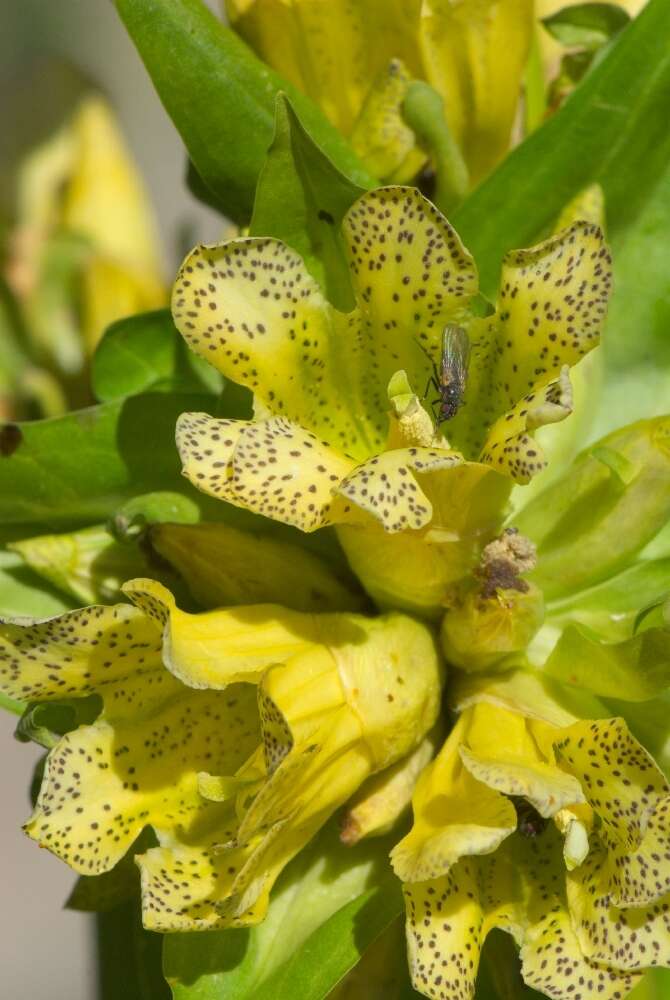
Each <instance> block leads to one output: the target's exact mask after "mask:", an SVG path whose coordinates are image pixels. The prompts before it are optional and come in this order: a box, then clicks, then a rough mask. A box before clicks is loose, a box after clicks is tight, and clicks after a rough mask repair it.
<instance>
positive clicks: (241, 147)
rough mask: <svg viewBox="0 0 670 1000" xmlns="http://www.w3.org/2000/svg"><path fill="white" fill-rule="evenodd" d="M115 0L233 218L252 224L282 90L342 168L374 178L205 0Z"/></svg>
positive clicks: (200, 167) (203, 175) (204, 176)
mask: <svg viewBox="0 0 670 1000" xmlns="http://www.w3.org/2000/svg"><path fill="white" fill-rule="evenodd" d="M115 2H116V7H117V9H118V11H119V14H120V15H121V18H122V19H123V21H124V23H125V25H126V28H127V29H128V31H129V33H130V35H131V38H132V39H133V42H134V43H135V45H136V46H137V49H138V50H139V53H140V55H141V57H142V59H143V61H144V64H145V66H146V68H147V70H148V72H149V75H150V76H151V78H152V80H153V83H154V86H155V87H156V90H157V91H158V94H159V96H160V98H161V100H162V102H163V104H164V105H165V109H166V110H167V112H168V114H169V115H170V117H171V118H172V121H173V122H174V124H175V126H176V128H177V129H178V131H179V133H180V134H181V137H182V139H183V140H184V144H185V145H186V148H187V149H188V152H189V154H190V157H191V160H192V161H193V165H194V167H195V170H196V172H197V174H198V175H199V177H200V179H201V180H202V182H203V183H204V185H205V186H206V187H207V188H209V190H210V191H211V193H212V196H213V199H214V200H215V201H216V203H217V204H218V205H219V207H220V208H221V210H222V211H223V212H224V213H225V214H226V215H228V216H229V217H230V218H231V219H234V220H235V221H236V222H240V223H245V224H246V223H247V222H248V221H249V218H250V217H251V211H252V206H253V199H254V191H255V187H256V180H257V178H258V175H259V174H260V172H261V168H262V166H263V162H264V159H265V153H266V150H267V148H268V146H269V145H270V143H271V141H272V130H273V120H274V102H275V98H276V96H277V94H278V93H279V91H285V92H286V93H287V94H288V95H289V97H290V99H291V102H292V104H293V106H294V107H295V108H296V110H297V112H298V114H299V115H300V119H301V121H302V122H303V124H304V125H305V127H306V128H307V129H308V130H309V133H310V134H311V135H312V136H313V138H314V140H315V141H316V142H317V143H318V144H319V146H320V147H321V148H322V149H323V151H324V152H325V153H326V155H327V156H329V157H330V159H331V160H332V161H333V163H335V164H336V166H337V167H338V168H339V169H340V170H342V171H343V172H344V173H346V174H348V175H349V176H350V177H351V179H352V181H354V182H355V183H357V184H361V185H363V186H364V187H371V186H373V185H374V180H373V178H371V177H370V176H369V175H368V174H367V172H366V171H365V169H364V168H363V167H362V166H361V165H360V163H359V161H358V160H357V158H356V156H355V155H354V153H353V151H352V150H351V148H350V147H349V145H348V144H347V142H346V141H345V139H344V138H343V137H342V136H341V135H340V133H339V132H338V131H337V130H336V129H335V128H334V127H333V126H332V125H330V124H329V122H328V121H327V120H326V118H325V117H324V115H323V114H322V113H321V111H320V110H319V109H318V108H317V107H316V105H314V104H313V103H312V102H311V101H310V100H309V99H308V98H306V97H305V96H304V95H302V94H300V93H299V92H298V91H297V90H296V89H295V88H294V87H292V86H291V85H290V84H289V83H288V82H286V81H284V80H282V79H281V77H279V76H278V75H277V74H276V73H274V72H273V71H272V70H270V69H269V68H268V67H267V66H265V65H264V64H263V63H262V62H261V61H260V60H259V59H257V58H256V56H254V55H253V53H252V52H251V51H250V49H249V48H248V47H247V46H246V45H245V44H244V42H243V41H242V40H241V39H240V38H238V37H237V35H235V33H234V32H233V31H231V30H230V29H229V28H226V27H225V26H224V25H223V23H222V22H221V21H219V20H218V19H217V18H216V17H215V16H214V14H212V13H211V11H209V10H208V9H207V7H206V6H205V4H204V3H203V2H202V0H115Z"/></svg>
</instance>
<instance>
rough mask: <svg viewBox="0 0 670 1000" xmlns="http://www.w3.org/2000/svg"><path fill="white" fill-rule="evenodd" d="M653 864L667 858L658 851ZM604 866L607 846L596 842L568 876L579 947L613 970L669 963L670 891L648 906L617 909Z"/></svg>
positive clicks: (569, 895) (665, 860)
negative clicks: (594, 847)
mask: <svg viewBox="0 0 670 1000" xmlns="http://www.w3.org/2000/svg"><path fill="white" fill-rule="evenodd" d="M657 864H658V865H659V867H660V866H661V865H663V864H665V865H666V866H667V864H668V859H667V857H666V858H661V857H660V856H659V860H658V862H657ZM607 869H608V859H607V851H606V850H604V849H603V848H602V847H598V848H596V849H595V850H593V851H591V853H590V855H589V857H588V858H587V859H586V861H585V862H583V864H582V865H580V866H579V867H578V868H576V869H575V870H574V871H573V872H571V873H570V875H569V878H568V899H569V901H570V911H571V913H572V916H573V923H574V926H575V929H576V931H577V935H578V937H579V941H580V945H581V948H582V951H583V952H584V953H585V954H586V955H588V956H589V958H590V959H591V960H592V961H594V962H601V963H602V964H604V965H609V966H612V967H613V968H615V969H623V970H634V969H645V968H648V967H650V966H665V967H667V966H670V896H665V897H661V898H660V899H658V900H657V901H656V902H653V903H650V904H649V905H648V906H636V907H634V908H628V909H618V908H616V907H614V906H612V905H611V902H610V899H609V896H608V895H607V892H606V881H607ZM603 874H605V878H603Z"/></svg>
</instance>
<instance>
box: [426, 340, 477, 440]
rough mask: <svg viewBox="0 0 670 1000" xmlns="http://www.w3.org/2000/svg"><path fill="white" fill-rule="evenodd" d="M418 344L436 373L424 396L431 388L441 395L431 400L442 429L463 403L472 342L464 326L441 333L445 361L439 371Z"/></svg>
mask: <svg viewBox="0 0 670 1000" xmlns="http://www.w3.org/2000/svg"><path fill="white" fill-rule="evenodd" d="M417 344H419V347H420V348H421V350H422V351H423V353H424V354H425V355H426V357H427V358H428V360H429V361H430V363H431V366H432V369H433V374H432V375H431V376H430V378H429V379H428V382H427V384H426V391H425V392H424V396H427V395H428V389H429V388H430V386H432V387H433V389H434V390H435V392H437V393H438V394H439V395H438V397H437V399H433V400H431V406H432V407H433V408H435V407H436V406H437V407H438V410H437V413H436V414H435V419H436V421H437V424H438V426H439V424H443V423H444V422H445V420H451V418H452V417H453V416H455V414H456V413H457V412H458V409H459V407H460V406H461V404H462V402H463V394H464V392H465V384H466V381H467V377H468V364H469V362H470V338H469V337H468V335H467V333H466V332H465V330H464V329H463V327H462V326H454V325H453V324H452V323H449V324H447V326H445V328H444V331H443V333H442V357H441V367H440V368H439V369H438V367H437V365H436V363H435V361H434V360H433V358H432V357H431V355H430V354H429V353H428V351H427V350H426V348H425V347H424V346H423V344H420V343H419V341H417Z"/></svg>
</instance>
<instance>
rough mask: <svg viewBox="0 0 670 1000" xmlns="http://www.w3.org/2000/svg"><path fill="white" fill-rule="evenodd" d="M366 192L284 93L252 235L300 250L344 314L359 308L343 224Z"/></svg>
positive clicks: (279, 101) (260, 185)
mask: <svg viewBox="0 0 670 1000" xmlns="http://www.w3.org/2000/svg"><path fill="white" fill-rule="evenodd" d="M362 193H363V188H361V187H359V186H358V185H356V184H354V183H352V181H351V180H349V178H348V177H346V176H345V175H344V174H342V173H341V172H340V171H339V170H338V169H337V168H336V167H335V165H334V164H333V163H332V161H331V160H329V159H328V157H327V156H326V155H325V154H324V153H323V151H322V150H321V149H319V147H318V146H317V145H316V143H315V142H313V140H312V139H311V138H310V136H309V135H308V134H307V132H306V131H305V129H304V128H303V127H302V125H301V124H300V121H299V120H298V117H297V115H296V113H295V111H294V110H293V108H292V107H291V104H290V103H289V101H288V100H287V98H286V96H285V95H284V94H279V95H278V97H277V103H276V109H275V133H274V138H273V140H272V145H271V146H270V149H269V150H268V155H267V160H266V161H265V164H264V166H263V169H262V171H261V174H260V177H259V178H258V187H257V189H256V200H255V202H254V214H253V217H252V220H251V226H250V230H249V231H250V233H251V235H252V236H274V237H276V238H277V239H280V240H283V241H284V243H288V245H289V246H290V247H293V249H294V250H297V251H298V253H299V254H300V255H301V256H302V258H303V260H304V261H305V263H306V265H307V267H308V269H309V271H310V273H311V274H312V275H313V276H314V277H315V278H316V280H317V281H318V282H319V283H320V285H321V287H322V288H323V289H324V290H325V292H326V294H327V296H328V298H329V299H330V301H331V302H332V303H333V305H335V306H336V307H337V308H338V309H341V310H343V311H348V310H350V309H352V308H353V294H352V290H351V283H350V280H349V267H348V264H347V260H346V256H345V251H344V242H343V240H342V234H341V231H340V226H341V223H342V219H343V217H344V215H345V213H346V212H347V210H348V209H349V208H350V207H351V205H352V204H353V202H354V201H356V199H357V198H358V197H359V196H360V195H361V194H362Z"/></svg>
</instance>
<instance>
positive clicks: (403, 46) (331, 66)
mask: <svg viewBox="0 0 670 1000" xmlns="http://www.w3.org/2000/svg"><path fill="white" fill-rule="evenodd" d="M226 8H227V12H228V16H229V18H230V21H231V23H232V25H233V27H234V28H235V29H236V30H237V31H238V32H239V33H240V34H241V35H242V37H243V38H245V39H246V41H248V42H249V44H250V45H251V46H252V48H254V49H255V51H256V52H257V53H258V54H259V55H260V56H261V57H262V58H263V59H264V60H265V61H266V62H267V63H269V64H270V65H271V66H272V67H273V68H274V69H276V70H277V71H278V72H280V73H281V74H282V75H283V76H284V77H286V79H287V80H290V81H291V82H292V83H293V84H295V86H296V87H298V88H299V89H300V90H302V91H303V92H304V93H306V94H307V95H308V96H310V97H311V98H312V99H313V100H314V101H315V102H316V103H317V104H319V105H320V106H321V107H322V108H323V110H324V112H325V113H326V115H327V116H328V118H329V119H330V120H331V121H332V122H333V124H335V125H336V126H337V127H338V128H339V129H340V130H341V131H342V132H343V133H344V134H345V135H347V136H350V137H351V138H352V142H353V145H354V148H356V149H357V151H358V153H359V155H361V156H362V158H363V159H364V160H365V161H366V162H367V164H368V165H369V168H370V169H371V170H372V171H373V172H374V170H375V169H377V170H380V172H379V173H378V176H380V177H382V178H383V179H389V180H403V179H405V180H408V179H409V178H410V177H411V175H412V174H411V171H412V168H414V169H415V170H416V166H417V162H416V159H415V157H412V156H410V157H409V158H408V154H409V153H411V151H412V144H411V142H408V139H407V135H406V133H407V128H406V126H404V124H403V121H402V114H401V108H402V101H403V98H404V94H405V89H403V82H404V80H405V79H409V77H410V76H412V77H414V78H415V79H420V80H425V81H427V82H428V83H430V84H431V85H432V86H433V87H434V88H435V89H436V90H437V92H438V93H439V94H440V95H441V97H442V99H443V101H444V107H445V115H446V119H447V122H448V125H449V128H450V129H451V131H452V133H453V135H454V137H455V139H456V141H457V142H458V144H459V146H460V147H461V150H462V152H463V155H464V157H465V159H466V162H467V164H468V166H469V169H470V174H471V178H472V181H473V182H476V181H478V180H479V179H480V178H481V177H482V176H483V175H484V174H486V173H487V172H488V171H489V170H490V169H491V168H492V167H493V166H494V165H495V164H496V163H497V161H498V160H499V159H501V158H502V156H504V154H505V152H506V150H507V149H508V147H509V143H510V134H511V131H512V125H513V123H514V118H515V114H516V110H517V106H518V102H519V96H520V90H521V79H522V75H523V70H524V66H525V62H526V58H527V55H528V48H529V43H530V38H531V34H532V30H533V5H532V0H465V2H463V3H459V4H454V3H453V2H452V0H408V2H398V0H392V2H391V0H368V2H366V3H359V4H356V3H351V2H349V0H329V2H327V3H326V2H323V0H226ZM394 68H395V71H394ZM394 75H395V79H393V78H394ZM375 122H378V126H377V128H375ZM384 126H386V129H385V131H384ZM371 132H372V133H373V134H374V135H375V136H376V139H377V142H378V145H377V147H374V146H373V144H372V143H371V142H370V139H369V135H370V133H371ZM366 133H367V134H366ZM379 140H381V144H382V148H383V149H385V150H386V154H385V156H382V157H381V158H380V155H379ZM415 153H416V150H415ZM419 163H420V160H419ZM380 168H381V169H380Z"/></svg>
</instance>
